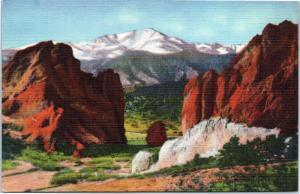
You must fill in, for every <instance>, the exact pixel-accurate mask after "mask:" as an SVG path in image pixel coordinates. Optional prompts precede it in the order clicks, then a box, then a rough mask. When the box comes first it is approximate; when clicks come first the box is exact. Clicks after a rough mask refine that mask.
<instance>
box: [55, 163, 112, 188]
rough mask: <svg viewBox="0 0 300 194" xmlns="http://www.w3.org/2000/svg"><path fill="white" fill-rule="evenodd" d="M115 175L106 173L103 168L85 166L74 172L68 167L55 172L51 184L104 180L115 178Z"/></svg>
mask: <svg viewBox="0 0 300 194" xmlns="http://www.w3.org/2000/svg"><path fill="white" fill-rule="evenodd" d="M115 177H116V175H108V174H105V173H104V170H103V169H101V168H97V167H85V168H83V169H81V170H80V171H79V172H75V171H73V170H70V169H63V170H61V171H59V172H58V173H56V174H55V175H54V176H53V178H52V180H51V184H53V185H63V184H67V183H77V182H79V181H83V180H85V181H104V180H106V179H109V178H115Z"/></svg>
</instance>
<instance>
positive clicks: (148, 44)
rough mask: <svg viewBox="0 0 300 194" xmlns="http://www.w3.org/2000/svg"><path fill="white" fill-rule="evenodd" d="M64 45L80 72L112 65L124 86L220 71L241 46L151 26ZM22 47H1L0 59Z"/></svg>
mask: <svg viewBox="0 0 300 194" xmlns="http://www.w3.org/2000/svg"><path fill="white" fill-rule="evenodd" d="M66 44H69V45H70V46H71V47H72V49H73V54H74V56H75V57H76V58H77V59H79V60H80V61H81V69H82V70H83V71H85V72H89V73H92V74H94V75H95V76H96V75H97V74H98V73H99V72H101V71H103V70H105V69H108V68H112V69H114V70H115V71H116V72H117V73H119V75H120V77H121V82H122V84H123V86H125V87H126V86H133V85H153V84H158V83H165V82H171V81H179V80H184V79H189V78H191V77H193V76H196V75H198V74H199V73H202V72H204V71H206V70H208V69H215V70H217V71H221V70H223V69H224V67H226V66H227V65H228V64H229V63H230V61H231V59H232V58H233V56H234V55H235V54H236V53H237V52H239V51H240V50H241V49H242V48H243V47H244V45H229V46H224V45H221V44H218V43H214V44H204V43H202V44H193V43H188V42H186V41H184V40H181V39H179V38H176V37H170V36H167V35H165V34H163V33H161V32H159V31H156V30H154V29H152V28H149V29H142V30H134V31H130V32H125V33H120V34H112V35H105V36H101V37H99V38H96V39H95V40H92V41H88V42H79V43H75V42H66ZM28 46H29V45H28ZM25 47H27V46H25ZM25 47H20V48H14V49H4V50H3V51H2V53H3V58H2V60H3V61H4V62H5V61H7V60H9V58H10V57H11V56H13V55H14V53H15V52H16V51H18V50H20V49H24V48H25Z"/></svg>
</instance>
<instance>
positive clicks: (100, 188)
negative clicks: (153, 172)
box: [43, 163, 282, 192]
mask: <svg viewBox="0 0 300 194" xmlns="http://www.w3.org/2000/svg"><path fill="white" fill-rule="evenodd" d="M277 165H282V163H274V164H268V165H259V166H258V167H255V166H253V165H248V166H235V167H232V168H227V169H219V168H211V169H205V170H198V171H195V172H191V173H186V174H181V175H176V176H174V175H173V176H160V177H152V178H144V179H137V178H128V179H121V180H113V179H111V180H107V181H103V182H82V183H78V184H67V185H63V186H59V187H55V188H49V189H46V190H43V191H47V192H70V191H74V192H80V191H82V192H108V191H111V192H125V191H129V192H131V191H136V192H139V191H149V192H150V191H177V190H178V189H179V187H181V188H195V189H201V188H200V187H199V184H195V183H194V181H193V180H194V179H195V178H200V179H201V181H202V183H203V184H204V185H207V184H209V183H211V182H215V181H220V180H221V179H220V177H218V176H216V174H217V173H220V172H222V173H244V174H247V173H248V172H247V171H246V170H245V168H246V167H248V168H249V167H250V168H254V169H256V170H257V171H264V170H265V168H266V167H267V166H277Z"/></svg>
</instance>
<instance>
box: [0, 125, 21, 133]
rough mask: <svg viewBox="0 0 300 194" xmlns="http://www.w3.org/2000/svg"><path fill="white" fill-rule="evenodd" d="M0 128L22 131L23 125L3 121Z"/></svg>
mask: <svg viewBox="0 0 300 194" xmlns="http://www.w3.org/2000/svg"><path fill="white" fill-rule="evenodd" d="M2 129H11V130H13V131H22V129H23V127H22V126H19V125H16V124H13V123H3V124H2Z"/></svg>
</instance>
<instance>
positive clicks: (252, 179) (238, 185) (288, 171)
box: [208, 162, 298, 192]
mask: <svg viewBox="0 0 300 194" xmlns="http://www.w3.org/2000/svg"><path fill="white" fill-rule="evenodd" d="M223 177H224V181H222V182H215V183H212V184H210V185H209V187H208V191H211V192H228V191H230V192H234V191H238V192H245V191H247V192H271V191H276V192H279V191H297V189H298V163H297V162H296V163H293V164H287V165H285V166H280V167H269V168H267V169H266V170H265V171H264V172H262V173H253V174H235V175H234V176H223Z"/></svg>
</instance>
